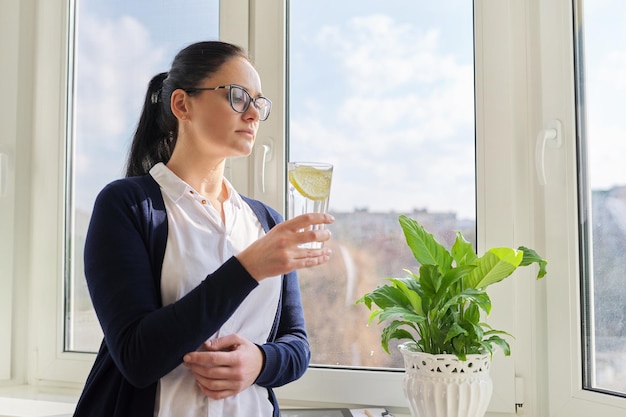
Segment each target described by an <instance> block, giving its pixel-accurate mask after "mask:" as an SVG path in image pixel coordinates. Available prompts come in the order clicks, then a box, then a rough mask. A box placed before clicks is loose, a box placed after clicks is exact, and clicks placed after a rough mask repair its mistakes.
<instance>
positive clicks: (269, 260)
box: [236, 213, 335, 281]
mask: <svg viewBox="0 0 626 417" xmlns="http://www.w3.org/2000/svg"><path fill="white" fill-rule="evenodd" d="M334 221H335V219H334V217H333V216H331V215H329V214H321V213H309V214H303V215H300V216H297V217H294V218H293V219H291V220H287V221H284V222H282V223H280V224H277V225H276V226H274V227H273V228H272V229H271V230H270V231H269V232H268V233H267V234H266V235H265V236H263V237H262V238H261V239H259V240H257V241H256V242H254V243H253V244H251V245H250V246H248V247H247V248H246V249H244V250H243V251H242V252H241V253H239V254H238V255H237V256H236V257H237V259H238V260H239V262H241V264H242V265H243V267H244V268H246V270H247V271H248V273H249V274H250V275H252V277H253V278H254V279H256V280H257V281H261V280H262V279H265V278H268V277H273V276H276V275H282V274H286V273H288V272H291V271H293V270H295V269H301V268H309V267H312V266H317V265H321V264H324V263H326V262H328V260H329V259H330V254H331V250H330V249H328V248H322V249H308V248H300V247H299V245H302V244H303V243H308V242H326V241H327V240H329V239H330V235H331V234H330V231H329V230H327V229H323V230H311V226H313V225H317V224H331V223H333V222H334Z"/></svg>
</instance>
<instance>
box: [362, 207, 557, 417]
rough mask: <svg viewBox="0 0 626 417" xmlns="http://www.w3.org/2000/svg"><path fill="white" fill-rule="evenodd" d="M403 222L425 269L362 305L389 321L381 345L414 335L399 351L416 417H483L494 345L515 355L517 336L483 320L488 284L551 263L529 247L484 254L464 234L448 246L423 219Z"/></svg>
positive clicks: (375, 293) (380, 319) (380, 320)
mask: <svg viewBox="0 0 626 417" xmlns="http://www.w3.org/2000/svg"><path fill="white" fill-rule="evenodd" d="M399 221H400V225H401V226H402V230H403V232H404V236H405V238H406V242H407V244H408V246H409V248H410V249H411V251H412V252H413V256H414V257H415V259H416V260H417V261H418V262H419V264H420V267H419V272H418V273H415V272H411V271H409V270H405V271H406V272H407V273H408V275H409V276H408V277H406V278H388V279H387V281H388V283H386V284H385V285H382V286H379V287H378V288H376V289H375V290H373V291H372V292H370V293H367V294H365V295H364V296H363V297H361V298H360V299H359V300H357V304H358V303H363V304H365V306H366V307H367V308H368V309H370V310H371V311H372V313H371V314H370V319H369V321H370V323H371V322H372V321H374V320H375V319H378V323H379V324H381V323H384V324H385V327H384V329H383V331H382V334H381V344H382V347H383V348H384V350H385V351H386V352H387V353H389V342H390V341H391V340H393V339H398V340H408V342H406V343H403V344H401V345H400V346H399V349H400V351H401V353H402V355H403V358H404V362H405V368H406V374H405V381H404V391H405V394H406V396H407V399H408V400H409V406H410V409H411V414H412V415H413V416H414V417H424V416H428V417H444V416H448V415H455V416H457V415H463V416H467V417H482V416H483V415H484V413H485V411H486V409H487V406H488V404H489V401H490V398H491V393H492V382H491V379H490V377H489V367H490V364H491V356H492V354H493V352H494V349H495V348H496V347H498V348H501V349H502V351H503V352H504V354H505V355H507V356H508V355H509V354H510V347H509V344H508V342H507V341H506V340H505V339H504V338H503V337H502V336H510V335H509V334H508V333H507V332H505V331H502V330H495V329H493V328H491V327H490V326H489V325H488V324H487V323H485V322H483V321H482V319H481V316H483V315H488V314H489V313H490V311H491V300H490V298H489V295H488V294H487V291H486V289H487V287H488V286H489V285H492V284H495V283H497V282H500V281H502V280H503V279H505V278H507V277H509V276H511V274H512V273H513V272H514V271H515V270H516V269H517V268H518V267H522V266H528V265H532V264H537V265H538V267H539V268H538V272H537V279H540V278H542V277H543V276H544V275H545V274H546V264H547V262H546V260H545V259H543V258H542V257H541V256H539V255H538V254H537V253H536V252H535V251H534V250H532V249H529V248H526V247H523V246H522V247H519V248H518V249H517V250H516V249H513V248H509V247H499V248H492V249H489V250H487V251H486V252H485V253H484V254H483V255H482V256H478V255H477V254H476V253H475V251H474V248H473V247H472V244H471V243H470V242H468V241H467V240H466V239H465V238H464V237H463V235H462V234H461V233H460V232H457V235H456V240H455V242H454V244H453V246H452V248H451V250H450V251H448V250H447V249H446V248H445V247H444V246H443V245H441V244H440V243H439V242H438V241H437V240H435V238H434V237H433V235H431V234H430V233H428V232H427V231H426V230H425V229H424V227H423V226H422V225H421V224H419V223H418V222H417V221H416V220H413V219H411V218H409V217H407V216H404V215H402V216H400V217H399ZM446 395H448V396H450V395H451V396H453V397H454V399H455V400H454V401H451V400H450V399H449V398H447V397H446ZM446 410H447V411H446Z"/></svg>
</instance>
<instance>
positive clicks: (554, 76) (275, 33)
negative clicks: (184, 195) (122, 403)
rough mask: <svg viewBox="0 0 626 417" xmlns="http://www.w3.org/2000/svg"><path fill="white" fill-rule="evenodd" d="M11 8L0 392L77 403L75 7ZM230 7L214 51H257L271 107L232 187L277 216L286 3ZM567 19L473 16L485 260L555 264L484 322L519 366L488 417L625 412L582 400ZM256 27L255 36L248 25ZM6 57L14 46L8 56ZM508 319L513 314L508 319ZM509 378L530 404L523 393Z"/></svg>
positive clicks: (359, 386) (322, 395)
mask: <svg viewBox="0 0 626 417" xmlns="http://www.w3.org/2000/svg"><path fill="white" fill-rule="evenodd" d="M5 3H8V2H6V1H3V3H2V10H3V16H4V15H5V11H6V13H7V14H6V16H14V17H16V19H15V20H12V19H9V20H8V21H9V22H18V23H17V26H15V25H7V26H4V27H3V28H2V29H1V30H2V32H0V34H2V35H6V36H3V37H2V40H0V42H2V43H1V45H2V46H3V51H5V50H6V51H7V52H8V55H5V56H8V57H11V58H13V59H14V61H12V59H9V60H8V62H14V65H8V66H3V67H2V68H0V75H1V76H2V78H3V79H4V80H7V79H8V80H12V79H15V78H17V79H18V82H17V83H16V84H15V87H13V86H11V87H12V88H10V89H9V90H8V94H7V96H5V98H7V97H8V100H6V101H5V102H3V103H0V109H1V110H2V112H0V114H1V116H0V117H3V118H2V119H0V120H2V121H6V123H2V126H4V127H8V134H9V135H10V136H12V137H13V138H15V140H14V141H12V142H9V146H15V150H16V152H15V155H14V159H13V155H11V161H12V162H11V164H10V165H9V167H10V169H9V176H8V178H9V183H10V185H13V186H14V188H13V189H10V188H9V191H11V192H13V191H14V194H11V195H10V197H11V196H13V198H14V204H13V207H9V208H8V209H6V210H8V213H9V216H7V218H10V219H11V221H12V222H13V223H14V227H13V229H11V232H10V234H9V239H8V240H10V241H11V242H13V245H12V248H14V249H12V252H11V251H9V252H8V254H7V253H6V252H2V253H0V256H2V260H3V261H4V260H5V259H9V261H10V262H8V263H3V268H5V269H6V270H7V271H8V272H9V274H7V275H5V274H4V272H5V269H2V276H0V285H1V286H2V289H3V291H2V293H1V294H3V296H4V298H7V296H6V294H9V293H10V294H15V295H16V298H13V300H8V303H9V305H10V307H9V309H10V312H11V314H9V315H8V316H7V317H8V318H7V317H5V316H4V315H3V316H2V317H1V318H0V328H2V329H5V328H8V329H9V331H10V332H11V333H10V334H11V338H10V340H11V342H10V343H7V342H4V343H0V379H1V378H3V377H5V376H7V372H9V374H10V375H9V376H10V380H9V383H23V382H28V383H30V384H46V385H55V384H56V385H64V386H73V387H75V388H76V389H80V388H81V387H82V383H83V382H84V380H85V378H86V375H87V373H88V371H89V369H90V366H91V363H92V362H93V359H94V355H90V354H79V353H67V352H63V309H64V306H63V279H64V278H63V271H62V260H63V250H64V248H63V246H64V245H63V242H62V236H63V233H64V218H63V204H64V198H63V184H64V179H65V178H64V176H65V173H64V161H65V157H66V156H65V154H64V152H65V150H64V140H65V120H66V114H65V111H66V110H65V106H66V100H65V92H66V86H65V80H66V77H65V71H66V70H67V60H66V57H67V50H66V48H67V46H66V39H67V38H66V36H67V33H66V28H67V27H68V21H69V15H68V8H67V0H46V1H39V2H24V3H22V4H20V6H19V7H18V6H17V5H14V6H11V7H9V6H8V5H6V4H5ZM222 6H223V8H222V9H221V11H220V19H221V20H220V22H221V24H220V36H221V37H222V39H224V40H228V41H233V42H236V43H239V44H240V45H242V46H245V47H248V48H249V50H250V52H251V54H252V56H253V58H254V60H255V64H256V66H257V68H258V70H259V73H260V75H261V78H262V80H263V90H264V93H265V94H266V95H268V96H271V97H272V99H273V103H274V111H273V113H272V118H270V120H269V121H268V122H266V123H264V125H263V127H262V129H261V130H260V132H259V136H258V142H257V146H256V148H255V154H254V155H253V157H252V158H249V159H248V160H246V159H240V160H234V161H232V163H231V164H230V165H229V169H230V177H231V181H232V182H233V183H234V184H235V186H236V187H237V188H238V189H239V190H240V191H241V192H242V193H244V194H247V195H250V196H252V197H256V198H259V199H261V200H263V201H265V202H267V203H269V204H271V205H272V206H274V207H276V208H277V209H280V208H282V207H284V166H285V147H286V146H285V126H286V120H285V117H286V116H285V99H284V97H285V71H286V62H285V52H286V29H285V16H286V9H285V1H284V0H250V1H249V2H248V1H247V0H237V1H233V0H228V1H222ZM222 6H221V7H222ZM571 7H572V5H571V1H570V0H550V1H542V0H529V1H527V2H517V1H513V0H506V1H505V0H476V1H475V27H476V57H475V61H476V112H477V122H476V131H477V133H476V134H477V150H476V158H477V170H478V175H479V181H478V183H477V194H478V197H477V207H478V224H479V230H478V246H479V250H482V248H486V247H491V246H494V245H499V244H503V245H518V244H525V245H528V246H531V247H534V248H536V249H537V250H539V251H540V252H542V253H543V254H544V255H545V256H546V257H547V258H548V260H549V262H550V263H549V275H548V277H547V278H546V279H545V281H542V282H540V283H536V282H534V280H533V279H532V272H531V271H519V272H518V273H517V274H519V275H522V276H521V277H518V278H517V279H515V280H514V281H510V282H505V283H502V284H501V285H500V286H496V287H494V290H496V293H495V294H494V295H493V297H492V298H493V299H494V304H495V305H494V313H493V316H492V317H491V320H492V322H493V324H494V326H495V327H499V328H506V329H511V332H512V333H514V334H515V336H516V339H515V341H514V342H513V344H512V348H513V352H514V353H513V356H512V357H510V358H506V359H505V358H502V357H497V358H496V362H495V363H494V373H495V375H494V378H499V379H497V380H496V381H497V382H496V386H498V387H505V388H504V390H503V391H501V392H497V393H496V395H494V399H493V401H492V408H491V409H490V413H489V415H490V416H499V415H510V414H511V413H512V412H514V409H512V407H513V406H514V403H515V402H522V403H523V404H524V410H525V413H526V415H531V416H538V415H550V416H555V417H557V416H558V417H560V416H563V417H565V416H567V417H583V416H585V417H587V416H589V415H604V416H608V417H614V416H617V415H622V414H623V413H624V410H625V409H626V400H624V399H622V398H616V397H610V396H607V395H603V394H598V393H595V392H590V391H585V390H583V389H582V376H581V374H580V369H581V359H580V358H581V357H582V355H581V352H580V346H581V344H580V328H579V323H580V308H579V307H578V305H579V295H580V294H579V285H578V279H579V271H578V240H577V239H578V229H577V224H578V218H577V201H576V193H577V189H576V152H575V142H574V134H575V130H574V128H573V127H574V121H575V118H574V114H575V109H574V97H573V91H574V90H573V86H574V80H573V70H572V68H573V67H572V62H573V39H572V32H571V21H572V19H571V16H572V10H571ZM18 17H19V18H18ZM244 19H245V20H244ZM248 19H249V22H250V24H249V27H248V28H247V29H246V28H245V25H242V24H241V22H244V21H247V20H248ZM233 22H237V24H234V23H233ZM242 26H243V27H244V28H243V29H242ZM5 40H6V42H5ZM5 43H7V45H9V43H10V45H11V46H10V47H8V48H7V49H4V44H5ZM16 45H19V47H18V46H16ZM8 85H10V84H8ZM3 86H4V84H3ZM18 92H19V94H18ZM25 93H26V95H24V94H25ZM29 93H32V100H31V98H30V94H29ZM14 109H17V112H16V111H14ZM13 118H14V119H13ZM553 119H559V120H561V122H562V123H563V127H564V144H563V148H562V149H560V150H558V151H555V152H552V153H548V154H547V155H546V162H547V164H546V175H547V178H548V184H547V185H546V186H545V187H543V188H542V187H539V186H538V185H537V182H536V180H535V179H534V162H535V161H534V146H535V137H536V134H537V133H538V132H539V131H540V130H541V129H542V128H543V127H545V126H546V125H547V123H549V121H550V120H553ZM6 143H7V142H4V141H3V142H1V143H0V145H2V146H5V144H6ZM263 145H265V146H263ZM2 152H5V153H6V146H5V147H4V148H0V153H2ZM261 168H264V169H265V170H266V171H265V176H264V178H265V181H266V184H271V185H272V187H265V191H264V187H263V184H260V183H258V182H254V181H257V179H258V178H259V176H258V175H254V173H255V172H258V171H259V170H260V169H261ZM253 179H254V181H253ZM3 203H4V202H3ZM1 207H2V210H3V215H5V214H7V211H5V206H1ZM18 207H19V210H18ZM487 219H488V220H489V222H488V223H487V221H486V220H487ZM4 226H5V225H4V223H3V227H4ZM3 239H4V236H3ZM3 242H6V241H3ZM7 288H8V289H9V291H6V289H7ZM492 294H493V293H492ZM0 301H3V300H0ZM4 301H6V300H4ZM11 302H12V304H11ZM507 305H509V306H513V307H512V308H509V309H507V308H503V307H504V306H507ZM4 308H5V309H6V308H7V307H6V305H5V307H4ZM564 318H565V320H564ZM511 323H512V324H513V326H512V327H511V325H510V324H511ZM563 323H566V325H564V324H563ZM25 329H27V330H25ZM5 340H6V339H5ZM7 350H8V351H9V353H8V354H7ZM8 356H10V357H11V359H10V364H8V365H7V361H8V359H7V357H8ZM7 370H8V371H7ZM516 378H521V379H519V380H517V381H521V380H523V381H524V385H525V386H526V390H522V389H521V386H520V385H519V383H518V386H517V387H516V385H515V383H516ZM5 379H6V378H5ZM400 379H401V374H398V373H392V372H384V371H381V372H378V371H353V370H330V369H311V370H310V371H309V372H307V374H306V375H305V377H304V378H302V380H301V381H298V382H297V383H294V384H290V385H288V386H287V387H284V388H281V389H279V390H277V393H278V395H279V398H280V399H281V402H283V403H285V404H290V403H291V404H294V403H297V404H382V405H388V406H395V407H403V406H404V404H406V403H405V400H404V397H403V394H402V391H401V389H400V385H399V384H400ZM383 387H384V389H381V388H383ZM531 387H533V388H531ZM516 388H517V389H516ZM520 393H521V394H520Z"/></svg>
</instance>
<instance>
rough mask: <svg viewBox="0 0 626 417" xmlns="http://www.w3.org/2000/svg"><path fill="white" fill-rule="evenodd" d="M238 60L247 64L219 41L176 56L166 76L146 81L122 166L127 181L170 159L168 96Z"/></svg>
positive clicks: (172, 139)
mask: <svg viewBox="0 0 626 417" xmlns="http://www.w3.org/2000/svg"><path fill="white" fill-rule="evenodd" d="M238 56H239V57H243V58H245V59H248V60H249V58H248V55H247V54H246V53H245V51H244V50H243V49H242V48H240V47H238V46H236V45H232V44H229V43H225V42H219V41H207V42H198V43H194V44H191V45H189V46H187V47H186V48H184V49H183V50H181V51H180V52H179V53H178V54H177V55H176V57H175V58H174V61H173V62H172V68H171V69H170V71H169V72H163V73H161V74H158V75H156V76H154V78H152V80H150V83H149V84H148V91H147V93H146V97H145V100H144V104H143V110H142V112H141V116H140V118H139V123H138V124H137V130H136V131H135V134H134V136H133V142H132V144H131V147H130V152H129V154H128V160H127V162H126V176H127V177H131V176H136V175H143V174H146V173H147V172H148V171H150V169H151V168H152V167H153V166H154V165H155V164H157V163H158V162H165V163H167V161H169V159H170V157H171V156H172V151H173V150H174V146H175V145H176V139H177V135H178V120H177V119H176V117H175V116H174V114H173V113H172V109H171V107H170V98H171V96H172V92H173V91H174V90H176V89H178V88H193V87H198V86H199V85H200V83H201V82H202V80H204V79H205V78H207V77H209V76H211V75H212V74H214V73H215V72H217V71H218V70H219V68H220V67H221V66H222V65H223V64H224V63H225V62H226V61H228V60H229V59H231V58H234V57H238Z"/></svg>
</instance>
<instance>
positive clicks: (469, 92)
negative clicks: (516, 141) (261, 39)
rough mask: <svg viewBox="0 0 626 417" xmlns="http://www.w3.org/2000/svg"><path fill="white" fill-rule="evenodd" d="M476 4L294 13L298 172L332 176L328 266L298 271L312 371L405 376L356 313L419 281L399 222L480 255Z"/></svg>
mask: <svg viewBox="0 0 626 417" xmlns="http://www.w3.org/2000/svg"><path fill="white" fill-rule="evenodd" d="M472 6H473V5H472V2H471V1H462V0H451V1H445V2H434V1H399V0H390V1H385V2H381V1H378V0H365V1H364V0H358V1H357V0H353V1H329V0H323V1H320V0H311V1H303V0H298V1H292V2H290V4H289V7H290V10H289V19H290V22H289V28H290V29H289V30H290V32H289V129H288V131H289V156H288V157H289V160H290V161H302V160H305V161H317V162H330V163H332V164H334V172H333V184H332V191H331V195H330V212H331V213H333V214H334V216H335V217H336V221H335V223H334V224H333V225H332V226H331V231H332V233H333V239H332V242H331V243H330V247H331V248H332V249H333V252H334V255H333V258H332V261H331V262H330V263H329V264H327V265H324V266H321V267H318V268H315V269H311V270H302V271H300V285H301V287H302V292H303V303H304V307H305V314H306V319H307V329H308V331H309V336H310V340H311V345H312V354H313V358H312V363H314V364H317V365H332V366H347V367H357V366H368V367H369V366H372V367H400V366H401V360H402V359H401V357H400V355H399V354H398V353H397V352H396V351H395V349H391V350H392V352H393V355H391V356H389V355H387V354H386V353H385V352H384V351H383V350H382V348H381V347H380V336H379V335H380V331H381V329H382V328H381V327H380V326H377V325H375V324H372V325H371V326H369V327H368V326H367V321H368V317H369V311H368V310H367V309H366V308H365V307H364V306H363V305H355V301H356V300H357V299H358V298H359V297H360V296H361V295H363V294H364V293H365V292H367V291H370V290H372V289H374V288H375V287H376V285H377V284H379V283H381V282H382V279H384V278H385V277H392V276H395V277H397V276H405V273H404V272H403V269H404V268H410V269H411V268H415V267H416V266H417V265H416V261H415V260H414V259H413V257H412V255H411V253H410V252H409V250H408V247H407V246H406V244H405V242H404V237H403V235H402V231H401V229H400V225H399V223H398V221H397V218H398V216H399V215H400V214H407V215H409V216H410V217H413V218H415V219H417V220H419V221H421V222H422V223H423V224H424V225H425V226H426V227H427V228H428V230H429V231H431V232H433V233H434V234H435V235H436V237H437V238H438V239H441V240H442V242H443V241H445V242H447V245H448V247H450V246H451V245H452V243H453V239H454V236H455V235H454V233H455V231H456V230H460V231H462V232H463V233H464V235H465V236H466V237H467V238H468V239H469V240H471V241H472V242H473V243H474V244H475V235H476V233H475V230H476V227H475V219H476V213H475V206H476V203H475V202H476V198H475V164H474V159H475V158H474V156H475V151H474V148H475V146H474V145H475V141H474V136H475V135H474V81H473V74H474V69H473V15H472V13H473V9H472Z"/></svg>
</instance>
